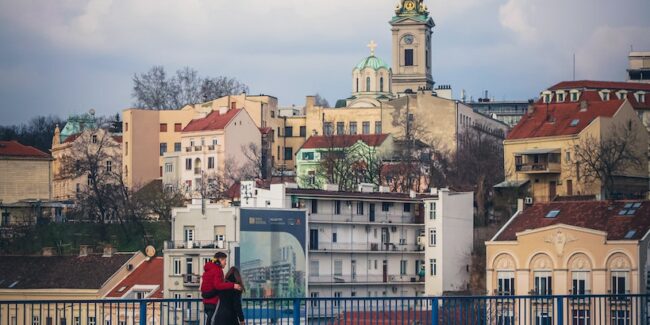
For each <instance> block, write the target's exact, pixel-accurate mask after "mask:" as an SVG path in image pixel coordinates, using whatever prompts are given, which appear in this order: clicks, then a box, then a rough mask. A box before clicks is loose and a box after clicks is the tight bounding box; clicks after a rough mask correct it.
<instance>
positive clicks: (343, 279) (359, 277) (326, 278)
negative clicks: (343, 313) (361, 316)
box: [309, 274, 424, 284]
mask: <svg viewBox="0 0 650 325" xmlns="http://www.w3.org/2000/svg"><path fill="white" fill-rule="evenodd" d="M420 282H424V279H423V278H420V277H419V276H418V275H407V274H405V275H394V274H387V275H383V274H356V275H351V274H345V275H332V274H318V275H310V276H309V283H310V284H367V283H420Z"/></svg>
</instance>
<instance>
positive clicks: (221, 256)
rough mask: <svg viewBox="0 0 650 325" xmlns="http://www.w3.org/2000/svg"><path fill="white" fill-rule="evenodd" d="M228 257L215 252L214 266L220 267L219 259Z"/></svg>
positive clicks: (222, 253)
mask: <svg viewBox="0 0 650 325" xmlns="http://www.w3.org/2000/svg"><path fill="white" fill-rule="evenodd" d="M227 257H228V255H226V253H224V252H216V253H215V254H214V264H217V265H221V262H220V261H219V259H220V258H227Z"/></svg>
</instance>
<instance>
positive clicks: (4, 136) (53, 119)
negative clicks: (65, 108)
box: [0, 115, 65, 152]
mask: <svg viewBox="0 0 650 325" xmlns="http://www.w3.org/2000/svg"><path fill="white" fill-rule="evenodd" d="M64 124H65V120H62V119H61V118H59V117H58V116H53V115H50V116H37V117H34V118H32V119H30V120H29V122H27V123H23V124H18V125H8V126H0V140H16V141H18V142H20V143H22V144H24V145H27V146H33V147H35V148H37V149H39V150H41V151H45V152H48V151H49V150H50V149H51V148H52V137H53V136H54V129H55V127H56V126H57V125H60V126H61V127H63V125H64Z"/></svg>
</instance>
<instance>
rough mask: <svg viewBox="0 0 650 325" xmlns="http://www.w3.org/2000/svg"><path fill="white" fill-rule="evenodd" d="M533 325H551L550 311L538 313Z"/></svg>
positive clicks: (551, 316)
mask: <svg viewBox="0 0 650 325" xmlns="http://www.w3.org/2000/svg"><path fill="white" fill-rule="evenodd" d="M535 325H553V314H552V312H551V311H538V312H537V315H535Z"/></svg>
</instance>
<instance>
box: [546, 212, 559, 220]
mask: <svg viewBox="0 0 650 325" xmlns="http://www.w3.org/2000/svg"><path fill="white" fill-rule="evenodd" d="M558 214H560V210H551V211H549V212H548V213H547V214H546V218H550V219H552V218H556V217H557V215H558Z"/></svg>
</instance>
